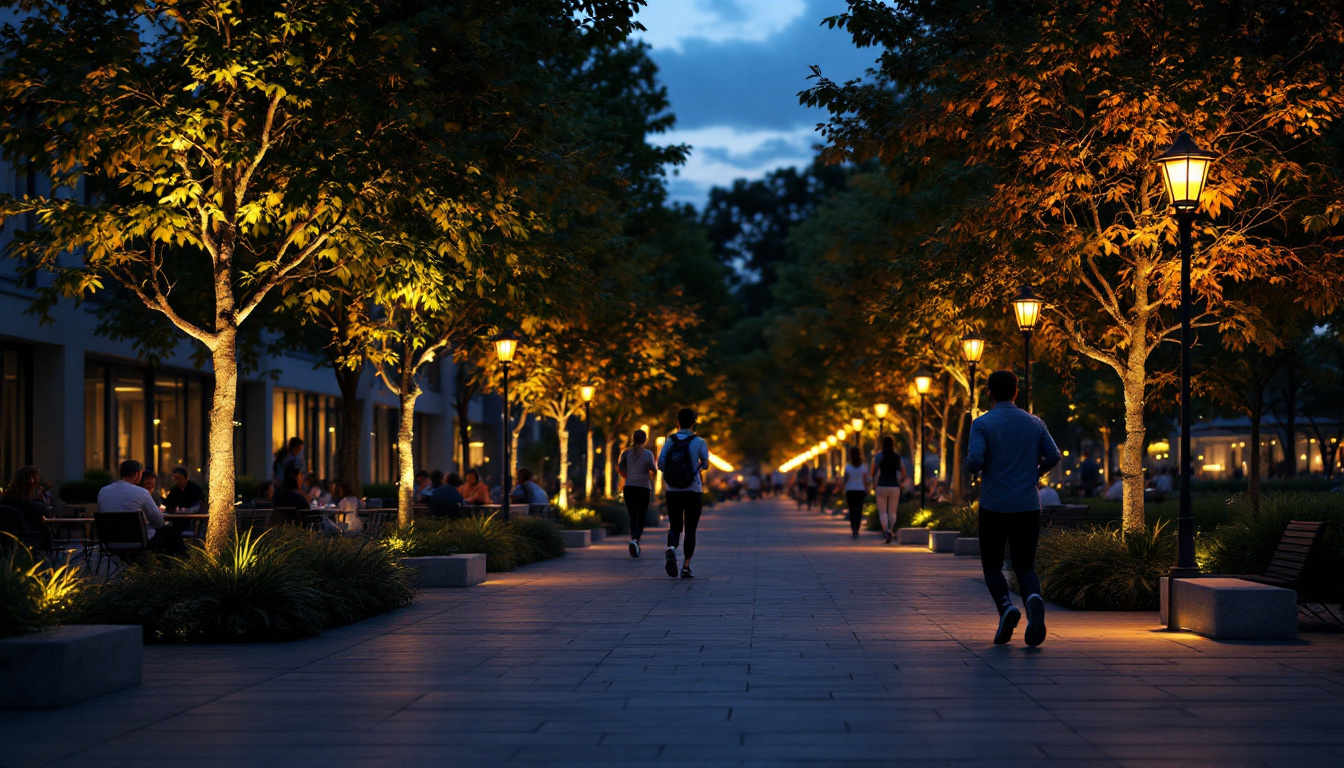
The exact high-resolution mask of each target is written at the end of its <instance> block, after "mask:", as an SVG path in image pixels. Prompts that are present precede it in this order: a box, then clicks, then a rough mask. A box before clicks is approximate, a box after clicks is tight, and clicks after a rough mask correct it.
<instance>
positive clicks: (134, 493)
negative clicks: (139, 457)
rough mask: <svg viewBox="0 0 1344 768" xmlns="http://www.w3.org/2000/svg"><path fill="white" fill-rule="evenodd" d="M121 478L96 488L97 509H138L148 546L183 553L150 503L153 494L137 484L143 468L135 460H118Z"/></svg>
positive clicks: (179, 541)
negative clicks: (98, 489) (142, 520)
mask: <svg viewBox="0 0 1344 768" xmlns="http://www.w3.org/2000/svg"><path fill="white" fill-rule="evenodd" d="M119 470H120V472H119V474H120V475H121V479H120V480H118V481H116V482H115V483H112V484H111V485H106V486H103V489H102V490H100V491H98V511H100V512H139V513H140V516H141V517H143V518H144V520H145V525H146V526H147V528H148V530H147V531H146V533H147V534H148V535H149V547H150V549H161V550H163V551H165V552H168V553H170V554H181V553H183V552H186V547H185V546H183V544H182V536H181V535H180V534H179V533H178V532H177V531H175V530H173V527H172V526H170V525H168V522H167V521H166V520H164V519H163V513H162V512H160V511H159V506H158V505H157V504H155V503H154V497H153V496H150V495H149V491H147V490H145V489H144V488H142V487H141V486H140V477H141V475H143V474H144V471H145V467H144V465H143V464H141V463H140V462H138V461H136V460H135V459H127V460H126V461H123V462H121V467H120V468H119Z"/></svg>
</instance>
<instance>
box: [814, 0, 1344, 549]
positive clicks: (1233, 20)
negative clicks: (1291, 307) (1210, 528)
mask: <svg viewBox="0 0 1344 768" xmlns="http://www.w3.org/2000/svg"><path fill="white" fill-rule="evenodd" d="M828 22H829V23H830V24H831V25H832V26H836V27H840V28H843V29H845V30H846V31H848V32H849V33H850V34H851V35H852V36H853V39H854V41H855V42H856V44H858V45H861V46H875V47H878V48H880V49H881V51H880V53H881V58H880V59H879V61H878V64H877V68H876V70H875V72H874V75H875V76H874V77H872V78H870V79H868V80H866V81H864V82H852V83H845V84H840V83H835V82H832V81H830V80H827V79H825V78H824V77H821V76H820V74H819V75H818V78H817V80H816V82H815V85H814V87H813V88H812V89H810V90H809V91H806V92H805V93H804V94H803V101H804V102H805V103H808V104H812V105H816V106H821V107H824V108H826V109H828V110H829V111H830V112H831V114H832V118H831V119H830V121H829V122H828V123H827V124H826V125H825V126H824V128H823V133H824V135H825V137H826V139H827V141H828V146H827V148H826V150H825V156H826V157H827V158H828V159H830V160H832V161H838V160H845V159H852V158H868V157H877V158H881V159H882V160H884V161H887V162H889V163H895V164H898V165H900V166H901V167H905V168H910V169H916V170H918V169H927V172H936V171H939V170H942V169H944V168H945V167H946V165H945V164H946V163H947V162H948V161H952V162H957V163H965V164H969V165H972V166H976V167H978V168H981V169H983V172H984V175H985V182H984V184H983V186H982V187H981V189H980V190H979V192H978V194H975V195H971V196H968V197H967V198H965V199H964V200H963V201H961V202H960V203H959V204H958V205H957V207H956V209H955V210H954V211H952V214H953V218H951V219H950V220H949V222H948V224H947V225H946V226H945V227H943V228H942V229H941V230H939V231H937V232H936V233H930V234H931V237H930V245H929V248H928V258H930V259H940V258H943V253H944V251H946V250H951V251H952V252H955V253H957V254H963V255H968V256H970V259H968V260H966V261H963V262H962V264H961V265H959V268H960V269H961V270H963V271H964V272H965V273H966V275H967V278H968V280H969V279H974V280H975V281H977V282H979V283H981V284H982V286H985V287H989V288H992V293H993V295H994V296H996V300H997V301H1001V298H997V297H1002V296H1005V295H1008V293H1009V290H1010V289H1011V286H1012V285H1014V284H1015V283H1017V282H1020V281H1021V282H1027V281H1030V282H1034V283H1036V284H1037V285H1038V286H1039V287H1040V288H1041V289H1042V290H1043V291H1045V292H1046V294H1047V298H1048V299H1049V302H1050V305H1049V308H1048V310H1047V323H1048V327H1047V329H1046V332H1047V334H1056V335H1057V337H1058V338H1059V339H1060V340H1061V341H1063V342H1064V343H1067V344H1068V345H1069V346H1070V347H1071V348H1072V349H1074V350H1076V351H1077V352H1078V353H1081V354H1082V355H1084V356H1086V357H1088V358H1090V359H1092V360H1094V361H1096V362H1098V363H1100V364H1102V365H1104V366H1106V367H1108V368H1110V369H1111V370H1113V371H1114V372H1115V374H1116V375H1117V376H1118V377H1119V378H1120V380H1121V382H1122V385H1123V390H1124V396H1125V431H1126V433H1127V436H1128V439H1127V440H1126V442H1125V444H1124V446H1123V448H1122V450H1121V470H1122V472H1123V474H1124V475H1125V504H1124V507H1125V509H1124V525H1125V528H1126V529H1127V530H1131V531H1132V530H1139V529H1141V528H1142V527H1143V507H1142V503H1143V502H1142V464H1141V462H1142V451H1143V436H1144V428H1143V412H1144V406H1145V401H1146V400H1147V398H1148V397H1149V396H1150V395H1151V394H1152V393H1153V392H1154V391H1155V388H1156V387H1157V386H1158V385H1160V384H1161V383H1162V377H1161V376H1160V375H1158V374H1159V373H1160V372H1157V371H1154V370H1153V365H1152V359H1153V355H1154V354H1155V352H1156V351H1157V350H1158V348H1159V346H1160V345H1162V344H1164V343H1168V342H1172V341H1174V340H1176V338H1177V337H1178V331H1179V324H1178V323H1177V322H1176V320H1175V314H1174V312H1173V311H1172V309H1173V308H1174V307H1175V306H1176V304H1177V302H1178V300H1179V290H1178V272H1179V269H1178V267H1179V264H1178V260H1177V259H1175V258H1174V255H1175V253H1176V248H1175V225H1174V221H1173V220H1172V219H1171V218H1170V217H1169V216H1168V213H1167V204H1166V201H1165V200H1164V198H1163V190H1162V186H1161V184H1160V181H1159V179H1158V177H1157V174H1156V171H1155V170H1154V168H1153V165H1152V158H1154V157H1155V156H1156V155H1157V154H1158V153H1160V152H1161V151H1162V150H1163V149H1165V148H1166V147H1167V146H1168V145H1169V144H1170V143H1171V142H1172V141H1173V140H1174V138H1175V136H1176V134H1177V133H1178V132H1180V131H1183V130H1184V131H1188V132H1189V133H1190V134H1191V135H1192V136H1193V137H1194V138H1195V140H1196V142H1197V143H1199V144H1200V145H1202V146H1204V147H1207V148H1209V149H1212V150H1213V151H1215V152H1217V153H1218V155H1219V156H1220V159H1219V161H1218V162H1217V164H1216V166H1215V168H1214V171H1213V173H1212V178H1211V181H1210V183H1209V185H1208V186H1207V188H1206V189H1205V192H1204V197H1203V198H1202V212H1203V213H1204V214H1205V215H1204V216H1203V217H1202V218H1201V219H1200V221H1199V223H1198V224H1197V226H1196V248H1197V253H1196V255H1195V268H1194V279H1193V288H1194V292H1195V296H1196V304H1197V307H1196V314H1197V317H1196V321H1195V322H1196V325H1197V326H1201V327H1213V328H1218V329H1220V330H1221V331H1222V332H1224V333H1227V334H1243V335H1245V334H1249V333H1253V329H1254V327H1255V326H1256V324H1257V322H1258V317H1259V310H1258V308H1257V307H1256V305H1255V304H1254V302H1252V301H1246V300H1241V299H1239V298H1237V297H1236V296H1235V295H1233V294H1232V292H1230V291H1229V290H1228V289H1229V287H1230V286H1232V285H1235V284H1238V283H1251V282H1255V281H1263V282H1265V283H1274V284H1277V283H1287V284H1290V285H1293V286H1294V287H1295V288H1296V289H1297V300H1298V301H1300V302H1302V303H1303V304H1304V305H1306V306H1307V307H1308V308H1309V309H1311V310H1312V311H1323V310H1326V309H1328V308H1329V307H1330V306H1332V305H1333V303H1334V302H1335V301H1336V300H1337V298H1338V293H1339V289H1340V285H1341V281H1340V280H1339V272H1340V270H1339V254H1338V252H1337V250H1333V249H1332V246H1331V245H1330V243H1329V241H1328V240H1327V239H1326V238H1325V237H1324V235H1322V234H1317V233H1315V232H1314V231H1312V230H1310V229H1309V228H1308V227H1305V226H1304V225H1305V224H1310V223H1313V222H1317V223H1319V221H1318V219H1314V218H1312V217H1316V216H1320V215H1322V214H1323V212H1324V211H1326V209H1327V206H1328V205H1329V203H1330V202H1332V201H1337V199H1338V197H1337V196H1338V188H1339V185H1340V174H1339V169H1340V163H1339V159H1338V158H1337V157H1334V156H1333V155H1332V152H1331V151H1330V148H1329V146H1328V145H1327V144H1326V143H1325V142H1324V141H1322V136H1323V134H1324V132H1325V131H1326V130H1327V129H1329V128H1330V126H1331V125H1332V124H1333V123H1334V121H1336V120H1337V119H1338V117H1339V116H1340V114H1341V113H1342V112H1344V90H1342V89H1341V86H1342V83H1341V67H1340V63H1341V61H1342V60H1344V59H1342V58H1341V56H1342V52H1344V32H1342V28H1341V9H1340V7H1339V5H1338V4H1337V3H1333V2H1325V1H1321V2H1313V1H1310V0H1304V1H1301V2H1293V3H1289V4H1282V3H1269V2H1252V3H1232V2H1194V1H1187V2H1165V3H1160V2H1139V3H1135V2H1129V1H1128V0H1074V1H1073V2H1065V3H1043V2H1041V3H1033V2H1029V3H1013V4H1005V3H989V4H985V3H978V2H971V1H969V0H967V1H966V2H941V1H939V2H933V0H912V1H910V2H896V3H880V2H875V1H873V0H851V2H850V3H849V10H848V11H847V12H846V13H844V14H841V15H840V16H837V17H834V18H832V19H830V20H828ZM976 254H978V256H977V255H976ZM981 295H985V294H984V292H983V291H982V292H981ZM969 296H970V299H971V303H970V304H969V306H968V308H970V309H976V308H977V304H976V303H975V294H974V293H971V294H969ZM979 306H984V304H980V305H979Z"/></svg>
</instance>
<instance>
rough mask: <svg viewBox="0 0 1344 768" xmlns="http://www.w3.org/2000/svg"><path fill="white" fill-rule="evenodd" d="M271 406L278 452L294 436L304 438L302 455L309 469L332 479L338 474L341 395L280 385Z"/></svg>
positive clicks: (275, 443)
mask: <svg viewBox="0 0 1344 768" xmlns="http://www.w3.org/2000/svg"><path fill="white" fill-rule="evenodd" d="M273 397H274V400H273V401H272V409H271V442H272V444H273V448H274V451H276V452H278V451H279V450H280V449H281V448H283V447H285V445H287V444H288V443H289V439H290V438H291V437H298V438H301V439H302V440H303V454H302V459H303V461H304V464H305V465H306V466H307V469H308V471H309V472H316V473H317V475H318V477H320V478H324V479H331V478H334V477H335V476H336V470H337V467H338V462H339V460H340V459H339V456H338V455H337V451H338V446H339V445H340V442H339V439H338V438H339V430H338V429H337V421H338V419H337V408H338V404H339V402H340V401H339V399H338V398H336V397H333V396H331V395H318V394H313V393H311V392H299V391H297V390H292V389H276V390H275V391H274V395H273Z"/></svg>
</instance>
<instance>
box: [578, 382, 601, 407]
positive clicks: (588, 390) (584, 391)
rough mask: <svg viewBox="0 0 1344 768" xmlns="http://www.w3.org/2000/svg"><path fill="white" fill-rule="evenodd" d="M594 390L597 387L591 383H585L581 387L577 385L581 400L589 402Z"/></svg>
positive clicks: (595, 390) (591, 399)
mask: <svg viewBox="0 0 1344 768" xmlns="http://www.w3.org/2000/svg"><path fill="white" fill-rule="evenodd" d="M596 392H597V387H594V386H592V385H591V384H586V385H584V386H582V387H579V397H582V398H583V402H585V403H591V402H592V401H593V394H594V393H596Z"/></svg>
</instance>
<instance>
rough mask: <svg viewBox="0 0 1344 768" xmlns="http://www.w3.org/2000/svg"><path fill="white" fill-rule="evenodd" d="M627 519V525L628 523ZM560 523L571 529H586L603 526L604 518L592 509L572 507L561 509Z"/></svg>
mask: <svg viewBox="0 0 1344 768" xmlns="http://www.w3.org/2000/svg"><path fill="white" fill-rule="evenodd" d="M628 524H629V523H628V521H627V525H628ZM560 525H562V526H564V527H565V528H568V529H569V530H571V531H585V530H588V531H590V530H592V529H594V528H601V527H602V518H600V517H598V516H597V513H596V512H594V511H593V510H591V509H585V508H583V507H571V508H570V509H561V510H560Z"/></svg>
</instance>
